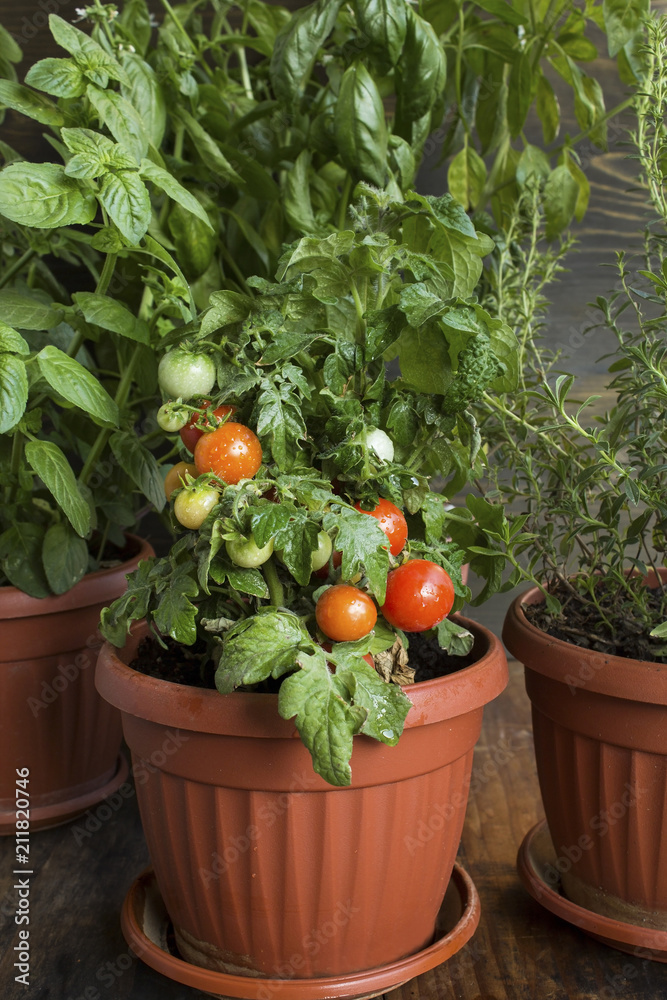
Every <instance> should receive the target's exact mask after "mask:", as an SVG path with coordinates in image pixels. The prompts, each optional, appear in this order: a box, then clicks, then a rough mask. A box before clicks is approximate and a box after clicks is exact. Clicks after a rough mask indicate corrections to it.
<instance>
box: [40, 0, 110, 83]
mask: <svg viewBox="0 0 667 1000" xmlns="http://www.w3.org/2000/svg"><path fill="white" fill-rule="evenodd" d="M49 27H50V28H51V34H52V35H53V37H54V39H55V40H56V42H58V44H59V45H60V46H62V48H63V49H66V50H67V52H69V53H70V55H72V56H74V58H75V60H76V62H77V64H78V65H79V66H80V67H81V69H82V70H83V72H84V73H85V75H86V76H87V77H88V79H89V80H92V81H93V83H96V84H98V85H99V86H100V87H106V86H107V84H108V82H109V78H111V79H112V80H118V81H120V82H121V83H127V76H126V74H125V71H124V70H123V68H122V66H120V64H119V63H118V62H117V61H116V60H115V59H114V57H113V56H111V55H109V53H108V52H105V50H104V49H103V48H102V46H101V45H99V44H98V43H97V42H96V41H95V39H94V38H91V37H90V35H87V34H86V33H85V32H84V31H80V30H79V29H78V28H75V27H74V26H73V25H71V24H68V22H67V21H64V20H63V19H62V17H58V15H57V14H50V15H49Z"/></svg>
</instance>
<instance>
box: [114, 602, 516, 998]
mask: <svg viewBox="0 0 667 1000" xmlns="http://www.w3.org/2000/svg"><path fill="white" fill-rule="evenodd" d="M461 621H462V622H463V623H464V624H465V625H466V627H469V628H470V629H471V631H473V632H474V634H475V637H476V638H475V649H476V652H477V654H478V659H477V661H476V662H475V663H474V664H473V665H472V666H469V667H467V668H465V669H463V670H461V671H459V672H458V673H454V674H451V675H449V676H446V677H443V678H440V679H436V680H431V681H427V682H424V683H421V684H417V685H414V686H411V687H408V688H405V691H406V693H407V695H408V697H409V698H410V700H411V701H412V703H413V707H412V709H411V710H410V712H409V714H408V717H407V720H406V728H405V731H404V733H403V735H402V737H401V739H400V741H399V743H398V745H397V746H396V747H387V746H384V745H383V744H380V743H377V742H376V741H374V740H371V739H369V738H367V737H364V736H361V737H355V749H354V752H353V755H352V776H353V778H352V785H351V787H349V788H334V787H332V786H331V785H329V784H327V783H326V782H325V781H324V780H323V779H322V778H320V777H319V776H318V775H317V774H315V773H314V772H313V769H312V763H311V759H310V755H309V754H308V752H307V751H306V749H305V748H304V746H303V745H302V743H301V740H300V739H299V736H298V733H297V732H296V730H295V728H294V725H293V723H292V722H287V721H285V720H283V719H281V718H280V717H279V715H278V711H277V696H276V695H269V694H259V693H253V692H234V693H233V694H229V695H225V696H222V695H220V694H218V693H217V692H216V691H213V690H203V689H198V688H192V687H185V686H181V685H178V684H173V683H169V682H166V681H162V680H157V679H154V678H151V677H148V676H146V675H144V674H141V673H137V672H136V671H134V670H132V669H131V668H130V667H128V666H127V665H126V664H127V663H130V662H131V661H132V658H133V656H134V651H135V650H136V647H137V644H138V642H139V639H140V636H141V632H138V633H137V634H136V635H135V636H133V638H132V639H131V641H130V642H129V643H128V645H127V646H126V648H125V649H124V650H123V651H122V652H120V653H118V652H117V651H116V650H114V649H113V648H112V647H111V646H109V645H106V646H104V647H103V648H102V651H101V654H100V659H99V661H98V667H97V686H98V690H99V691H100V693H101V694H102V696H103V697H104V698H107V699H108V700H109V701H110V702H111V703H112V704H113V705H115V706H117V707H118V708H120V709H121V712H122V715H123V729H124V733H125V738H126V740H127V743H128V745H129V747H130V749H131V751H132V756H133V762H134V767H135V775H137V776H139V777H138V781H137V795H138V800H139V807H140V810H141V817H142V822H143V827H144V831H145V834H146V839H147V841H148V848H149V852H150V856H151V861H152V865H153V869H154V872H155V876H156V879H157V884H158V887H159V890H160V893H161V895H162V898H163V901H164V903H165V905H166V908H167V911H168V913H169V915H170V917H171V920H172V922H173V925H174V930H175V935H176V941H177V944H178V948H179V951H180V953H181V955H182V957H183V958H184V959H186V960H187V961H189V962H191V963H193V964H195V965H199V966H203V967H206V968H209V969H214V970H217V971H219V972H222V973H227V974H230V975H232V974H233V975H239V974H245V975H247V976H250V977H252V976H258V975H259V976H265V977H278V978H282V979H284V978H289V979H299V978H303V979H308V978H315V977H327V976H340V975H346V974H352V973H355V972H358V971H360V970H367V969H372V968H375V967H379V966H383V965H385V964H386V963H389V962H394V961H396V960H397V959H400V958H402V957H403V956H406V955H411V954H412V953H414V952H417V951H418V950H419V949H422V948H424V947H425V946H426V945H428V944H429V943H430V942H431V940H432V938H433V934H434V926H435V921H436V915H437V913H438V910H439V908H440V906H441V903H442V900H443V897H444V894H445V890H446V889H447V886H448V883H449V880H450V876H451V873H452V867H453V864H454V858H455V854H456V850H457V847H458V844H459V839H460V835H461V828H462V825H463V819H464V813H465V806H466V801H467V795H468V786H469V779H470V772H471V766H472V755H473V748H474V745H475V742H476V740H477V738H478V736H479V732H480V727H481V723H482V712H483V707H484V705H485V704H486V703H488V702H489V701H491V700H492V699H493V698H495V697H496V695H498V694H499V693H500V692H501V691H502V690H503V688H504V687H505V685H506V683H507V664H506V660H505V655H504V652H503V649H502V645H501V643H500V642H499V640H498V639H497V638H496V637H495V636H493V635H492V634H491V633H490V632H488V631H487V630H486V629H484V628H482V627H481V626H479V625H476V624H474V623H473V622H468V621H467V620H466V619H461ZM234 995H239V994H238V993H236V994H234ZM327 995H329V994H327ZM331 995H334V994H331ZM336 995H338V994H336Z"/></svg>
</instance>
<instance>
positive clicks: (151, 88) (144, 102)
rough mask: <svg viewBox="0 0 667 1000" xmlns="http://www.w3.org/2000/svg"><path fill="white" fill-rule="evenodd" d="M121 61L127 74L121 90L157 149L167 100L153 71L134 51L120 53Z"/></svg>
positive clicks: (162, 133) (164, 121) (165, 113)
mask: <svg viewBox="0 0 667 1000" xmlns="http://www.w3.org/2000/svg"><path fill="white" fill-rule="evenodd" d="M121 62H122V66H123V69H124V70H125V73H126V75H127V83H126V84H124V85H123V86H121V94H122V95H123V97H124V98H125V99H126V100H127V101H128V102H129V103H130V104H131V105H132V107H133V108H134V109H135V110H136V111H137V113H138V115H139V117H140V119H141V121H142V122H143V125H144V128H145V130H146V133H147V135H148V138H149V139H150V141H151V142H152V144H153V145H154V146H155V148H156V149H159V148H160V145H161V143H162V140H163V138H164V132H165V128H166V125H167V103H166V101H165V96H164V92H163V90H162V87H161V86H160V81H159V80H158V78H157V74H156V73H155V70H154V69H153V67H152V66H149V64H148V63H147V62H144V60H143V59H142V58H141V57H140V56H138V55H137V54H136V53H133V52H123V53H121Z"/></svg>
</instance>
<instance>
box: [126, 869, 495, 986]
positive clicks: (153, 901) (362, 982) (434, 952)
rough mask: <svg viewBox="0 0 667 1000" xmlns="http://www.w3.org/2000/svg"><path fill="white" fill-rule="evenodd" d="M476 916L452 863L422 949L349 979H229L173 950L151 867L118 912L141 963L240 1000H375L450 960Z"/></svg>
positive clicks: (468, 883)
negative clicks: (428, 941) (430, 932)
mask: <svg viewBox="0 0 667 1000" xmlns="http://www.w3.org/2000/svg"><path fill="white" fill-rule="evenodd" d="M479 918H480V902H479V896H478V895H477V889H476V888H475V884H474V882H473V881H472V879H471V878H470V876H469V875H468V874H467V872H465V871H464V870H463V869H462V868H461V867H460V866H459V865H454V870H453V872H452V877H451V880H450V883H449V886H448V888H447V892H446V893H445V898H444V900H443V903H442V906H441V908H440V912H439V914H438V919H437V921H436V931H435V934H436V939H435V940H434V941H433V943H432V944H431V945H429V946H428V947H427V948H423V949H422V950H421V951H418V952H415V954H413V955H409V956H408V957H407V958H403V959H400V960H399V961H398V962H392V963H390V964H388V965H383V966H379V967H376V968H374V969H368V970H366V971H365V972H355V973H352V974H350V975H343V976H330V977H324V978H319V979H268V978H267V979H264V978H260V977H255V976H252V977H251V976H234V975H229V974H227V973H223V972H215V971H213V970H210V969H203V968H200V967H199V966H196V965H192V964H190V963H189V962H185V961H184V960H183V959H182V958H181V957H180V955H179V954H178V951H177V949H176V944H175V941H174V935H173V930H172V927H171V922H170V920H169V916H168V914H167V911H166V909H165V906H164V903H163V901H162V897H161V895H160V891H159V889H158V886H157V882H156V879H155V875H154V873H153V871H152V869H148V871H146V872H144V873H143V874H142V875H140V876H139V878H137V879H136V880H135V881H134V882H133V883H132V885H131V887H130V890H129V892H128V894H127V896H126V897H125V902H124V904H123V910H122V913H121V925H122V928H123V934H124V935H125V939H126V941H127V943H128V944H129V945H130V947H131V948H132V950H133V951H134V952H135V954H136V955H137V957H138V958H140V959H141V960H142V961H143V962H145V963H146V965H149V966H150V967H151V968H152V969H155V970H156V971H157V972H161V973H162V974H163V975H165V976H167V977H168V978H169V979H174V980H175V981H176V982H178V983H183V984H184V985H185V986H192V987H194V988H195V989H199V990H202V991H203V992H204V993H209V994H212V995H213V996H217V997H238V998H243V1000H263V998H265V997H267V996H270V997H271V1000H324V998H327V997H330V998H340V1000H359V998H362V997H363V998H366V997H375V996H378V994H380V993H384V992H385V991H386V990H390V989H393V988H395V987H396V986H400V985H401V984H402V983H406V982H407V981H408V980H410V979H414V978H415V976H419V975H421V973H423V972H427V971H428V970H429V969H433V968H435V966H436V965H440V964H441V963H442V962H444V961H446V960H447V959H448V958H451V956H452V955H454V954H455V953H456V952H457V951H459V950H460V949H461V948H462V947H463V946H464V945H465V944H466V942H467V941H469V940H470V938H471V937H472V935H473V934H474V932H475V930H476V928H477V925H478V923H479Z"/></svg>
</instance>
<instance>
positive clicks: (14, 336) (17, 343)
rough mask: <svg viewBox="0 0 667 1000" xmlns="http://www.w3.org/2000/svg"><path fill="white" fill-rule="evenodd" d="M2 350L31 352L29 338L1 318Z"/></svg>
mask: <svg viewBox="0 0 667 1000" xmlns="http://www.w3.org/2000/svg"><path fill="white" fill-rule="evenodd" d="M0 351H3V352H4V351H8V352H10V353H12V354H30V347H29V346H28V342H27V340H26V339H25V338H24V337H22V336H21V334H20V333H17V332H16V330H13V329H12V328H11V326H7V324H6V323H3V322H2V321H1V320H0Z"/></svg>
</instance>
